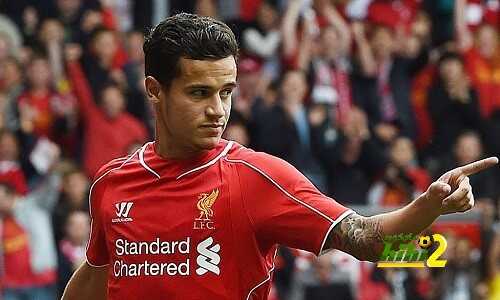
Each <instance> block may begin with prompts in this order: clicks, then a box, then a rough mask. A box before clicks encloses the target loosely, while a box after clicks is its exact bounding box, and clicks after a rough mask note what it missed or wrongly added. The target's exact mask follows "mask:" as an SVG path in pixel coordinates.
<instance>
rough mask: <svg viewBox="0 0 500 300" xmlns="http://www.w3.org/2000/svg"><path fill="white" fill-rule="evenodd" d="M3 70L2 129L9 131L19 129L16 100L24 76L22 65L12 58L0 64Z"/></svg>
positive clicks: (22, 87) (21, 88)
mask: <svg viewBox="0 0 500 300" xmlns="http://www.w3.org/2000/svg"><path fill="white" fill-rule="evenodd" d="M0 64H1V66H0V68H1V69H3V74H2V75H3V76H2V77H1V80H0V81H1V82H2V87H1V88H0V90H1V91H2V93H3V95H4V97H5V98H4V101H2V110H1V111H2V114H1V115H2V119H3V122H1V123H2V127H5V128H7V129H9V130H17V129H19V117H18V107H17V99H18V98H19V96H20V95H21V93H22V91H23V90H24V76H23V72H22V65H21V64H20V63H19V61H17V60H16V59H15V58H13V57H9V58H7V59H5V60H4V61H3V62H1V63H0Z"/></svg>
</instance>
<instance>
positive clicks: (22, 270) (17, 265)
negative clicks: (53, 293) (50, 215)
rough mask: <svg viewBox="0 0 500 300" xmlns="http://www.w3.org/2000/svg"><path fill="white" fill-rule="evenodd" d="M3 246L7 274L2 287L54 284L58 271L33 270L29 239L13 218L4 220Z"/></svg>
mask: <svg viewBox="0 0 500 300" xmlns="http://www.w3.org/2000/svg"><path fill="white" fill-rule="evenodd" d="M2 245H3V247H2V248H3V250H2V251H3V259H4V267H5V268H4V270H5V274H4V277H3V279H2V286H3V287H6V288H26V287H34V286H43V285H47V284H53V283H54V282H55V281H56V278H57V274H56V270H55V269H54V270H48V271H45V272H42V273H39V274H38V273H37V274H36V273H34V272H33V270H32V268H31V256H30V245H29V237H28V235H27V234H26V231H25V230H24V229H23V228H22V227H21V226H20V225H19V224H18V223H17V222H16V220H15V219H14V218H13V217H5V218H3V220H2Z"/></svg>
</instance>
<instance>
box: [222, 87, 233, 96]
mask: <svg viewBox="0 0 500 300" xmlns="http://www.w3.org/2000/svg"><path fill="white" fill-rule="evenodd" d="M232 93H233V90H232V89H225V90H222V91H221V92H220V96H221V97H222V98H227V97H230V96H231V94H232Z"/></svg>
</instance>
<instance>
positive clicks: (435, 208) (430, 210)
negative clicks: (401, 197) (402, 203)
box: [413, 190, 443, 218]
mask: <svg viewBox="0 0 500 300" xmlns="http://www.w3.org/2000/svg"><path fill="white" fill-rule="evenodd" d="M413 203H414V205H415V206H416V207H417V208H418V209H419V210H420V211H422V212H424V213H425V214H428V215H429V216H432V217H434V218H437V217H439V216H441V215H442V214H443V212H442V205H441V201H436V200H435V199H432V197H430V196H429V191H428V190H427V191H425V192H424V193H423V194H421V195H420V196H419V197H417V199H415V201H413Z"/></svg>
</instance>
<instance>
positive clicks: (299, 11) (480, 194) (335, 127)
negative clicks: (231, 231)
mask: <svg viewBox="0 0 500 300" xmlns="http://www.w3.org/2000/svg"><path fill="white" fill-rule="evenodd" d="M181 11H184V12H194V13H198V14H201V15H209V16H213V17H216V18H219V19H222V20H224V21H226V22H227V23H228V24H230V26H231V28H232V29H233V30H234V32H235V34H236V36H237V38H238V40H239V42H240V46H241V53H240V57H239V60H238V82H239V85H238V88H237V90H236V92H235V93H234V94H233V110H232V115H231V120H230V122H229V124H228V126H227V128H226V132H225V137H226V138H227V139H232V140H235V141H238V142H239V143H241V144H243V145H245V146H249V147H251V148H253V149H255V150H259V151H265V152H268V153H270V154H273V155H276V156H278V157H281V158H283V159H285V160H287V161H288V162H290V163H291V164H293V165H294V166H295V167H296V168H298V169H299V170H300V171H301V172H303V173H304V174H305V175H306V176H307V177H308V178H309V179H310V180H311V181H312V182H313V183H314V184H315V185H316V186H317V187H318V188H319V189H320V190H321V191H323V192H324V193H325V194H327V195H328V196H331V197H332V198H335V199H336V200H337V201H339V202H340V203H342V204H344V205H347V206H353V205H364V206H375V207H379V208H385V207H396V206H400V205H403V204H405V203H408V202H409V201H411V199H413V198H414V197H415V195H417V194H419V193H422V192H424V191H425V190H426V189H427V187H428V185H429V184H430V183H431V182H432V180H434V179H436V177H437V176H439V175H440V174H442V172H443V170H447V169H450V168H453V167H455V166H458V165H463V164H466V163H469V162H472V161H474V160H477V159H479V158H482V157H485V156H486V155H496V156H500V1H499V0H468V1H466V0H455V1H454V0H351V1H348V0H281V1H280V0H239V1H238V0H218V1H216V0H191V1H187V0H179V1H176V0H171V1H169V0H141V1H138V0H137V1H133V0H85V1H84V0H15V1H11V0H7V1H0V218H1V222H0V225H1V226H0V229H1V230H0V232H1V235H0V236H1V247H0V249H1V251H0V258H1V259H0V283H1V289H2V295H3V299H5V300H13V299H16V300H17V299H30V300H31V299H37V300H46V299H47V300H52V299H58V297H59V295H60V293H61V291H62V289H63V288H64V286H65V284H66V282H67V281H68V279H69V277H70V276H71V274H72V272H73V271H74V270H75V268H76V267H77V266H78V265H79V264H81V262H83V261H84V260H85V245H86V242H87V238H88V235H89V216H88V198H87V197H88V192H89V188H90V184H91V182H92V178H93V175H94V174H95V172H96V171H97V170H98V169H99V167H100V166H101V165H103V164H104V163H106V162H107V161H109V160H111V159H113V158H116V157H120V156H124V155H126V154H127V153H133V152H134V151H135V150H136V149H137V148H138V147H140V146H141V145H143V143H144V142H145V141H148V140H151V139H152V137H153V127H154V123H153V122H154V115H153V111H152V109H151V107H150V106H149V103H148V102H147V97H146V95H145V90H144V85H143V80H144V75H143V71H144V68H143V64H144V59H143V53H142V43H143V33H144V32H145V30H147V29H148V28H151V26H152V25H154V24H157V23H158V22H159V21H161V20H162V19H163V18H165V17H166V16H168V15H170V14H172V13H175V12H181ZM471 183H472V186H473V187H474V193H475V198H476V208H475V209H474V210H475V211H476V212H477V213H478V214H479V216H480V223H478V226H477V232H476V233H475V234H472V235H471V234H468V233H469V231H470V230H469V229H468V228H467V226H461V225H460V224H458V225H457V226H455V227H458V228H459V229H456V228H455V227H454V226H451V227H447V228H445V229H443V230H445V231H446V234H445V236H446V237H447V240H448V249H447V251H446V252H445V256H446V259H448V264H447V266H446V267H445V268H443V269H429V268H422V269H380V268H375V267H374V265H373V264H370V263H365V262H359V261H357V260H355V259H354V258H352V257H350V256H348V255H346V254H343V253H341V252H339V251H332V252H330V253H328V254H326V255H323V256H321V257H320V258H319V259H314V258H313V257H311V255H310V254H307V253H304V252H301V251H299V250H295V249H288V248H281V250H280V255H279V256H278V257H277V259H276V271H275V272H274V280H275V288H274V289H273V291H272V293H271V296H270V297H271V299H274V300H289V299H290V300H301V299H304V300H319V299H325V300H326V299H360V300H365V299H367V300H370V299H374V300H375V299H386V300H389V299H394V300H402V299H447V300H452V299H453V300H462V299H463V300H466V299H500V223H498V219H499V216H500V206H499V205H498V204H499V202H500V184H499V183H500V171H499V170H498V168H496V169H492V170H488V171H486V172H483V173H480V174H478V175H476V176H474V177H472V178H471Z"/></svg>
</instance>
